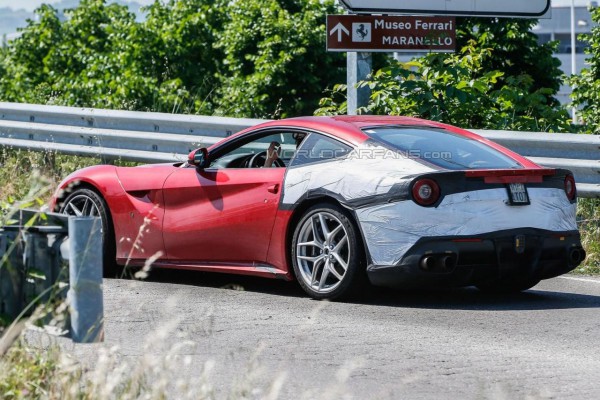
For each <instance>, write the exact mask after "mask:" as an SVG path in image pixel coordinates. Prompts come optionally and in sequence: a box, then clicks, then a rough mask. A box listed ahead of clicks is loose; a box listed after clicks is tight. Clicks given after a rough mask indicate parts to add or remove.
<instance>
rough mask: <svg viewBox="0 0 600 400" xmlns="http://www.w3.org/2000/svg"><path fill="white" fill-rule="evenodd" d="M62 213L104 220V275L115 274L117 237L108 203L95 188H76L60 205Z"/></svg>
mask: <svg viewBox="0 0 600 400" xmlns="http://www.w3.org/2000/svg"><path fill="white" fill-rule="evenodd" d="M60 212H61V213H62V214H67V215H73V216H76V217H98V218H100V220H101V221H102V250H103V266H104V276H106V277H108V276H111V275H112V276H113V277H114V275H115V274H116V272H115V238H114V234H113V232H114V230H113V228H112V221H111V219H110V214H109V211H108V207H107V206H106V203H105V202H104V200H103V199H102V197H100V195H99V194H98V193H96V192H94V191H93V190H90V189H85V188H80V189H75V190H74V191H73V192H72V193H71V194H69V195H68V196H67V198H66V199H65V200H64V201H63V202H62V204H61V205H60Z"/></svg>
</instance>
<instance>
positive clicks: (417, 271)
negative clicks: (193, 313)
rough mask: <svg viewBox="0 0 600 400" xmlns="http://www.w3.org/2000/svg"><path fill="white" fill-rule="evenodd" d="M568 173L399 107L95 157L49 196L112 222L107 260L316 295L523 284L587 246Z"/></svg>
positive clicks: (73, 210) (579, 256)
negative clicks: (131, 161) (130, 160)
mask: <svg viewBox="0 0 600 400" xmlns="http://www.w3.org/2000/svg"><path fill="white" fill-rule="evenodd" d="M576 197H577V192H576V188H575V181H574V179H573V175H572V174H571V173H570V172H569V171H566V170H560V169H546V168H542V167H540V166H538V165H536V164H534V163H533V162H531V161H529V160H528V159H526V158H524V157H521V156H519V155H518V154H515V153H514V152H512V151H510V150H508V149H506V148H503V147H501V146H499V145H498V144H496V143H493V142H491V141H489V140H486V139H484V138H482V137H480V136H477V135H475V134H473V133H470V132H467V131H464V130H462V129H459V128H456V127H452V126H448V125H444V124H440V123H436V122H431V121H425V120H419V119H414V118H405V117H381V116H353V117H350V116H339V117H306V118H293V119H287V120H280V121H272V122H267V123H264V124H260V125H258V126H255V127H252V128H249V129H246V130H244V131H242V132H240V133H238V134H236V135H234V136H231V137H229V138H227V139H224V140H222V141H221V142H219V143H217V144H215V145H214V146H212V147H210V148H209V149H205V148H202V149H198V150H196V151H194V152H192V153H191V154H190V156H189V159H188V161H187V162H178V163H174V164H162V165H148V166H141V167H115V166H111V165H100V166H95V167H90V168H86V169H82V170H80V171H77V172H75V173H73V174H71V175H70V176H69V177H67V178H66V179H65V180H64V181H63V182H62V183H61V184H60V187H59V190H58V191H57V193H56V195H55V197H54V199H53V203H52V208H53V209H54V210H56V211H60V212H63V213H66V214H70V215H92V216H99V217H100V218H101V219H102V224H103V225H102V226H103V239H104V242H103V243H104V266H105V269H106V270H110V269H111V268H113V267H114V266H115V265H116V264H119V265H124V264H127V265H131V266H141V265H144V263H145V262H146V260H147V259H149V258H152V259H155V261H154V263H153V265H154V266H156V267H166V268H183V269H197V270H203V271H215V272H226V273H235V274H246V275H258V276H263V277H271V278H279V279H285V280H292V279H296V280H297V281H298V282H299V283H300V285H301V286H302V288H303V289H304V290H305V291H306V292H307V293H308V294H309V295H310V296H312V297H314V298H318V299H323V298H332V299H333V298H340V297H345V296H350V295H354V294H357V293H361V292H362V291H363V290H364V288H365V287H366V285H369V284H373V285H380V286H404V287H416V286H419V285H444V286H470V285H475V286H477V287H479V288H480V289H482V290H488V291H498V292H501V291H502V292H507V291H520V290H525V289H528V288H530V287H532V286H534V285H536V284H537V283H538V282H539V281H540V280H541V279H547V278H551V277H554V276H557V275H560V274H563V273H565V272H568V271H570V270H572V269H573V268H575V267H576V266H577V265H579V264H580V263H581V261H582V260H583V259H584V258H585V251H584V250H583V248H582V246H581V242H580V236H579V232H578V230H577V224H576V220H575V209H576V201H577V199H576Z"/></svg>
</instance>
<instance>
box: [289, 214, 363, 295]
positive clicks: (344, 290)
mask: <svg viewBox="0 0 600 400" xmlns="http://www.w3.org/2000/svg"><path fill="white" fill-rule="evenodd" d="M321 217H323V220H321ZM316 220H319V223H318V226H315V225H314V223H315V221H316ZM322 221H325V222H324V224H325V227H326V229H327V230H329V233H330V234H331V237H329V238H326V232H325V233H324V230H323V222H322ZM338 224H339V225H341V227H342V228H340V229H339V231H338V232H337V233H334V232H335V231H336V230H338ZM315 229H316V231H317V237H315V236H314V230H315ZM342 231H343V235H345V238H342ZM311 236H312V242H315V243H317V242H318V243H319V244H318V245H312V244H309V243H311V242H307V240H310V239H309V238H310V237H311ZM301 243H304V244H301ZM326 243H327V245H325V244H326ZM291 246H292V248H291V259H292V266H293V268H294V273H295V275H296V279H297V281H298V283H299V284H300V286H301V287H302V289H304V291H305V292H306V293H307V294H308V295H309V296H310V297H312V298H314V299H318V300H323V299H329V300H334V299H349V298H356V297H358V296H360V295H362V294H364V293H365V291H366V289H367V288H368V279H367V276H366V269H365V264H366V263H365V252H364V248H363V244H362V241H361V239H360V237H359V231H358V228H357V227H356V224H355V223H354V222H353V220H352V217H351V216H350V215H349V214H348V213H347V211H346V210H344V209H343V208H342V207H340V206H337V205H335V204H330V203H320V204H316V205H314V206H312V207H310V208H309V209H307V210H306V211H305V212H304V214H303V215H302V217H301V218H300V220H299V221H298V223H297V224H296V226H295V228H294V235H293V237H292V243H291ZM325 247H327V250H325ZM299 257H303V258H304V259H299ZM308 258H312V259H320V260H319V261H309V260H307V259H308ZM344 264H345V265H346V268H345V270H344V268H343V266H344ZM315 266H316V267H317V271H315ZM325 270H327V273H325ZM319 271H320V273H319ZM339 277H341V279H339ZM314 278H318V282H317V281H316V280H315V279H314Z"/></svg>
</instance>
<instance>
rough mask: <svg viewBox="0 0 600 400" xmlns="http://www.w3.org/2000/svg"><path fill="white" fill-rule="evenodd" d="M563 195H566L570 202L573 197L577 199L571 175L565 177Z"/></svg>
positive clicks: (573, 179)
mask: <svg viewBox="0 0 600 400" xmlns="http://www.w3.org/2000/svg"><path fill="white" fill-rule="evenodd" d="M565 193H566V194H567V198H568V199H569V200H571V201H573V200H575V197H577V188H576V187H575V178H573V175H571V174H569V175H567V176H565Z"/></svg>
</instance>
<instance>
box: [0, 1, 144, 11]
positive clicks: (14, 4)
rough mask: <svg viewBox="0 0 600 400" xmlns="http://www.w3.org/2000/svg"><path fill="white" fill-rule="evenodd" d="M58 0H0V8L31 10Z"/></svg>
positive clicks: (141, 2)
mask: <svg viewBox="0 0 600 400" xmlns="http://www.w3.org/2000/svg"><path fill="white" fill-rule="evenodd" d="M124 1H125V2H128V3H129V2H130V0H124ZM135 1H136V2H137V3H140V4H142V5H148V4H150V3H152V2H153V0H135ZM59 2H60V0H0V8H4V7H8V8H12V9H13V10H21V9H24V10H26V11H33V10H34V9H36V8H38V7H39V6H40V4H42V3H47V4H56V3H59Z"/></svg>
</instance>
